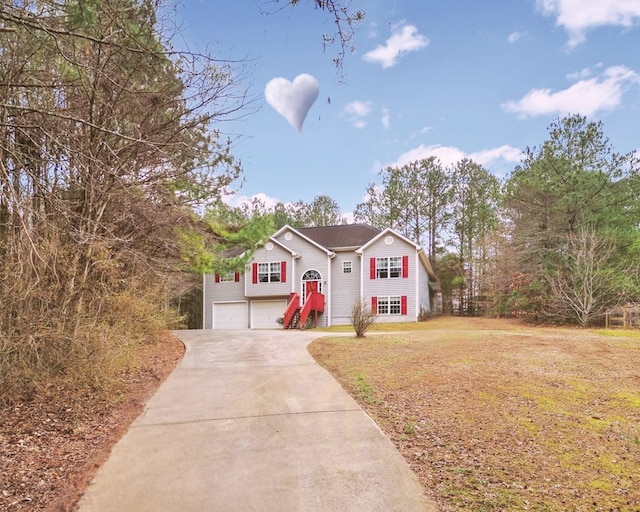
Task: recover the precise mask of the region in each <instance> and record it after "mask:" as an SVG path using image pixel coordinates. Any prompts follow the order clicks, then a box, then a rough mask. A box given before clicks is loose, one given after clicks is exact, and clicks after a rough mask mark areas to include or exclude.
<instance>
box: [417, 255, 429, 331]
mask: <svg viewBox="0 0 640 512" xmlns="http://www.w3.org/2000/svg"><path fill="white" fill-rule="evenodd" d="M421 250H422V249H416V273H415V274H414V275H415V276H416V322H417V321H418V317H419V316H420V308H421V305H422V301H421V300H420V298H421V297H420V251H421ZM427 288H428V287H427ZM427 293H429V292H427Z"/></svg>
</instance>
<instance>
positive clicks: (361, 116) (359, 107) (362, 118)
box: [342, 100, 372, 128]
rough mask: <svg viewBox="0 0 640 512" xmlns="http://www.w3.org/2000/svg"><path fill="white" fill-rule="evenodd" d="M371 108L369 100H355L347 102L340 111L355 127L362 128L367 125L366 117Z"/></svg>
mask: <svg viewBox="0 0 640 512" xmlns="http://www.w3.org/2000/svg"><path fill="white" fill-rule="evenodd" d="M371 109H372V106H371V102H370V101H359V100H356V101H352V102H351V103H348V104H347V105H346V106H345V107H344V109H343V110H342V113H343V114H344V115H345V116H346V117H347V119H348V120H349V122H350V123H351V124H352V125H353V126H354V127H355V128H364V127H365V126H367V123H368V120H367V117H368V116H369V114H370V113H371Z"/></svg>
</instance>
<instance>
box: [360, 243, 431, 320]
mask: <svg viewBox="0 0 640 512" xmlns="http://www.w3.org/2000/svg"><path fill="white" fill-rule="evenodd" d="M386 238H389V237H383V238H381V239H380V240H378V241H377V242H376V243H375V244H373V245H371V246H369V247H367V249H366V250H365V251H364V253H363V259H362V267H363V268H362V277H363V299H364V300H365V302H366V303H367V304H368V305H369V306H370V305H371V297H381V296H391V297H393V296H403V295H405V296H406V297H407V314H406V315H379V316H378V321H379V322H412V321H415V320H416V319H417V317H418V308H417V303H418V298H417V295H416V278H417V277H418V276H416V268H417V267H416V263H417V258H418V255H417V253H416V249H415V247H414V246H412V245H409V244H407V243H406V242H405V241H404V240H402V239H400V238H398V237H395V236H391V235H390V238H391V239H392V240H393V243H391V244H386V243H385V239H386ZM394 256H400V257H402V256H408V257H409V277H408V278H402V277H395V278H387V279H370V275H369V265H370V263H369V262H370V259H371V258H384V257H394Z"/></svg>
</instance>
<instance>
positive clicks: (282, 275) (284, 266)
mask: <svg viewBox="0 0 640 512" xmlns="http://www.w3.org/2000/svg"><path fill="white" fill-rule="evenodd" d="M280 282H282V283H286V282H287V262H286V261H283V262H282V263H280Z"/></svg>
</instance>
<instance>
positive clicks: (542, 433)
mask: <svg viewBox="0 0 640 512" xmlns="http://www.w3.org/2000/svg"><path fill="white" fill-rule="evenodd" d="M381 325H382V324H381ZM381 325H379V326H377V328H378V329H380V327H381ZM386 325H387V326H390V327H389V328H390V330H391V331H397V330H399V329H398V328H399V326H398V325H395V326H394V325H393V324H386ZM413 326H414V330H411V331H407V332H406V333H403V334H384V333H375V332H370V333H369V334H368V335H367V337H366V338H364V339H359V340H358V339H356V338H355V337H353V335H352V334H349V335H347V334H345V337H337V338H336V337H332V338H323V339H319V340H316V341H314V342H313V343H312V344H311V345H310V346H309V350H310V352H311V354H312V355H313V356H314V357H315V358H316V359H317V360H318V362H319V363H320V364H322V365H323V366H324V367H325V368H327V369H328V370H329V371H330V372H331V373H332V374H333V375H334V376H335V377H336V379H337V380H338V381H340V382H341V384H342V385H343V386H344V387H345V389H347V391H349V392H350V393H351V394H352V395H353V396H354V398H356V400H358V401H359V402H360V404H361V405H362V406H363V408H365V409H366V410H367V412H368V413H369V414H370V415H371V417H372V418H374V419H375V420H376V422H377V423H378V424H379V425H380V427H381V428H382V429H383V430H384V431H385V432H386V433H387V434H388V435H389V437H390V438H391V439H392V441H393V442H394V443H395V444H396V446H397V447H398V449H399V450H400V451H401V452H402V454H403V455H404V457H405V458H406V460H407V462H408V463H409V464H410V465H411V467H412V468H413V470H414V471H415V472H416V474H417V475H418V477H419V478H420V479H421V481H422V483H423V484H424V486H425V487H426V489H427V492H428V493H429V494H430V495H432V496H434V497H436V499H437V500H438V502H439V504H440V507H441V509H442V510H443V511H451V510H473V511H481V510H487V511H489V510H506V511H512V510H536V511H543V510H544V511H556V510H557V511H565V510H576V511H578V510H579V511H597V510H607V511H609V510H616V511H638V510H640V337H639V336H638V333H636V332H631V331H598V330H579V329H560V328H536V327H528V326H525V325H523V324H520V323H518V322H512V321H506V320H489V319H467V318H447V317H443V318H436V319H432V320H430V321H428V322H423V323H419V324H413ZM385 328H386V327H385Z"/></svg>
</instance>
